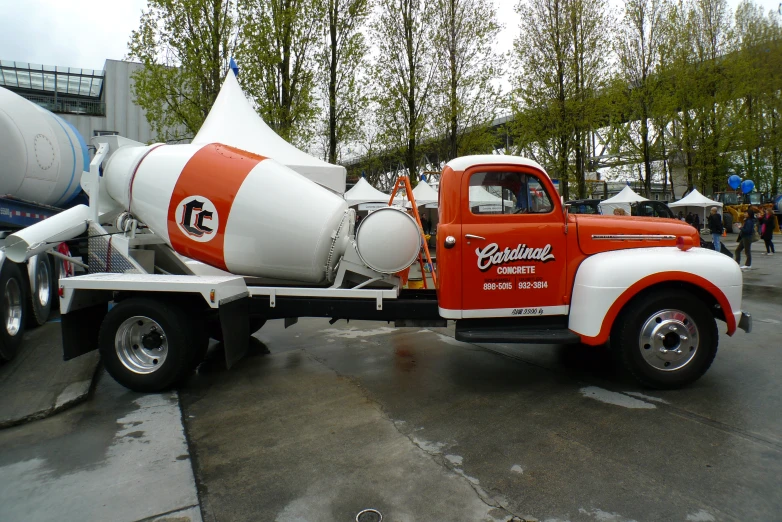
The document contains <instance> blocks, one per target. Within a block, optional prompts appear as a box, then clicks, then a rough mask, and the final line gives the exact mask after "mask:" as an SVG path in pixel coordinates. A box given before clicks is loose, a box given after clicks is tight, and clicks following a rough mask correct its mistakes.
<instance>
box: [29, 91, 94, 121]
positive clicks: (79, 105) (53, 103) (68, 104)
mask: <svg viewBox="0 0 782 522" xmlns="http://www.w3.org/2000/svg"><path fill="white" fill-rule="evenodd" d="M19 94H20V96H22V97H24V98H26V99H28V100H30V101H31V102H33V103H35V104H37V105H40V106H41V107H43V108H44V109H46V110H48V111H52V112H59V113H64V114H82V115H84V116H105V115H106V103H105V102H102V101H92V100H79V99H74V98H63V97H60V96H58V97H57V98H56V99H55V97H54V96H41V95H37V94H21V93H19Z"/></svg>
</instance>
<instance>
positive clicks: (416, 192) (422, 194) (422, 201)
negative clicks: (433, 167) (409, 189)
mask: <svg viewBox="0 0 782 522" xmlns="http://www.w3.org/2000/svg"><path fill="white" fill-rule="evenodd" d="M413 197H414V198H415V204H416V205H417V206H419V207H420V206H423V205H431V204H433V203H434V204H437V199H438V198H437V191H435V190H434V189H433V188H432V187H431V186H430V185H429V184H428V183H426V182H425V181H419V182H418V185H416V186H415V188H414V189H413ZM394 204H395V205H402V206H405V207H410V202H409V201H408V200H407V194H406V193H405V192H399V195H398V196H397V197H395V198H394Z"/></svg>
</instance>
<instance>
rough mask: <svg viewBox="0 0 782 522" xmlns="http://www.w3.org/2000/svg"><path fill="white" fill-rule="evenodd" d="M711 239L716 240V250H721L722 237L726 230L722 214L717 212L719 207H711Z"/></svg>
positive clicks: (709, 222) (708, 219)
mask: <svg viewBox="0 0 782 522" xmlns="http://www.w3.org/2000/svg"><path fill="white" fill-rule="evenodd" d="M707 222H708V225H709V231H710V232H711V240H712V241H713V242H714V250H716V251H717V252H719V251H720V237H722V232H723V231H724V230H725V229H724V228H723V226H722V216H721V215H720V214H719V212H717V207H711V211H710V213H709V217H708V218H707Z"/></svg>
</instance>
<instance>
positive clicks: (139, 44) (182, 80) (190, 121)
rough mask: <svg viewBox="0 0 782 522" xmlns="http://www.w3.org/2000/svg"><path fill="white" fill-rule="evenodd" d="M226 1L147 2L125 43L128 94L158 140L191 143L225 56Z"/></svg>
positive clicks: (229, 9) (229, 20)
mask: <svg viewBox="0 0 782 522" xmlns="http://www.w3.org/2000/svg"><path fill="white" fill-rule="evenodd" d="M233 11H234V5H233V2H232V1H230V0H149V3H148V9H147V10H146V11H144V12H143V14H142V16H141V23H140V27H139V29H138V30H136V31H133V33H132V34H131V37H130V42H128V48H129V51H128V59H130V60H135V61H139V62H141V64H142V65H143V67H142V68H140V69H138V70H136V71H134V72H133V73H132V79H133V87H132V90H133V95H134V97H135V101H136V103H137V104H138V105H139V106H140V107H142V108H143V109H144V110H145V111H146V115H147V121H149V123H150V125H151V127H152V130H153V132H154V133H155V134H156V136H157V139H158V140H159V141H178V140H188V139H191V138H192V137H193V136H195V134H196V133H197V132H198V129H199V128H200V127H201V124H202V123H203V122H204V120H205V119H206V116H207V115H208V114H209V109H211V107H212V104H213V103H214V100H215V98H217V94H218V93H219V92H220V87H221V84H222V79H223V78H224V77H225V71H226V70H227V68H228V60H229V59H230V56H231V44H230V38H231V35H232V33H233V31H234V28H235V25H234V12H233Z"/></svg>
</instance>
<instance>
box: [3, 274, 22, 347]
mask: <svg viewBox="0 0 782 522" xmlns="http://www.w3.org/2000/svg"><path fill="white" fill-rule="evenodd" d="M3 299H4V300H5V330H6V331H7V332H8V335H10V336H12V337H13V336H14V335H16V334H18V333H19V329H20V328H21V326H22V289H21V288H19V282H18V281H17V280H16V279H9V280H8V281H6V283H5V292H3Z"/></svg>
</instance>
